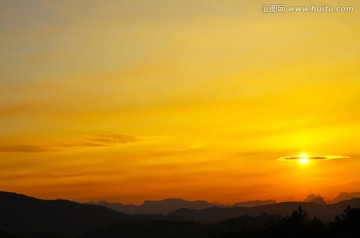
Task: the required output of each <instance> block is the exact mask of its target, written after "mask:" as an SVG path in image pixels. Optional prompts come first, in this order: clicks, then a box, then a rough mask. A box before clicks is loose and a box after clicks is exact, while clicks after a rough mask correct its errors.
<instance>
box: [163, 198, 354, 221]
mask: <svg viewBox="0 0 360 238" xmlns="http://www.w3.org/2000/svg"><path fill="white" fill-rule="evenodd" d="M347 205H350V206H351V207H354V208H358V207H360V199H359V198H357V199H352V200H348V201H342V202H339V203H336V204H330V205H324V204H317V203H312V202H283V203H277V204H270V205H264V206H257V207H250V208H247V207H226V208H220V207H211V208H206V209H202V210H192V209H184V208H182V209H179V210H176V211H174V212H171V213H169V214H168V216H167V217H169V218H170V219H173V220H182V221H196V222H207V223H210V222H219V221H224V220H228V219H231V218H235V217H241V216H259V215H261V214H264V213H266V214H278V215H282V216H289V215H290V214H292V212H293V211H294V210H296V209H297V208H298V207H299V206H301V207H302V208H303V209H304V210H305V211H307V212H308V214H309V216H310V217H317V218H320V219H323V220H324V221H330V220H333V219H334V217H335V215H339V214H341V213H342V212H343V211H344V209H345V208H346V207H347Z"/></svg>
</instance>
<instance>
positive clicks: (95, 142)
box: [86, 134, 141, 146]
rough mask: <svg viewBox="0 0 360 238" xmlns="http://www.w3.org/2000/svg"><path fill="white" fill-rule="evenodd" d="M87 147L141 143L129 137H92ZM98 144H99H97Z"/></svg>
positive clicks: (137, 139)
mask: <svg viewBox="0 0 360 238" xmlns="http://www.w3.org/2000/svg"><path fill="white" fill-rule="evenodd" d="M89 141H90V143H86V144H88V145H89V146H101V145H103V146H106V145H112V144H125V143H135V142H139V141H141V139H140V138H138V137H136V136H131V135H115V134H113V135H93V136H91V137H90V138H89ZM99 143H100V144H99Z"/></svg>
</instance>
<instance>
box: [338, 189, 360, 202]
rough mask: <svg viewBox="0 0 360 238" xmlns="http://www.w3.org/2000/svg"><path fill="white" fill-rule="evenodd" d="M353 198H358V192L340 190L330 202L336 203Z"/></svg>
mask: <svg viewBox="0 0 360 238" xmlns="http://www.w3.org/2000/svg"><path fill="white" fill-rule="evenodd" d="M353 198H360V192H354V193H347V192H341V193H339V195H337V196H336V197H335V198H334V199H333V200H332V203H338V202H341V201H346V200H350V199H353Z"/></svg>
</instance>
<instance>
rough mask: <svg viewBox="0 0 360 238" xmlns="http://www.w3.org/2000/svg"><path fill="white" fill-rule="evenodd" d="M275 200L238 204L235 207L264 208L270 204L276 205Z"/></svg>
mask: <svg viewBox="0 0 360 238" xmlns="http://www.w3.org/2000/svg"><path fill="white" fill-rule="evenodd" d="M275 203H276V201H275V200H264V201H262V200H255V201H248V202H238V203H235V204H234V206H236V207H257V206H263V205H269V204H275Z"/></svg>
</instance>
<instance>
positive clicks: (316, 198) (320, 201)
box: [304, 194, 327, 205]
mask: <svg viewBox="0 0 360 238" xmlns="http://www.w3.org/2000/svg"><path fill="white" fill-rule="evenodd" d="M304 202H312V203H317V204H323V205H324V204H327V203H326V201H325V200H324V198H323V197H321V196H320V195H316V194H309V195H308V196H307V198H305V200H304Z"/></svg>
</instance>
